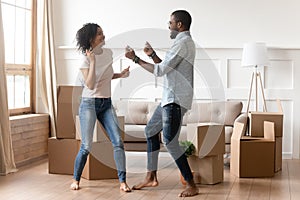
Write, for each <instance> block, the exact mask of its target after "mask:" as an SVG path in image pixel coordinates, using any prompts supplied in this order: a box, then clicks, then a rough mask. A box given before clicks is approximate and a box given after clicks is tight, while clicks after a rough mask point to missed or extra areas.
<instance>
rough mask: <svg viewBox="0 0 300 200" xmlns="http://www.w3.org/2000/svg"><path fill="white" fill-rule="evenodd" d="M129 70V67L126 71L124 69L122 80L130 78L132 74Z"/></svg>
mask: <svg viewBox="0 0 300 200" xmlns="http://www.w3.org/2000/svg"><path fill="white" fill-rule="evenodd" d="M129 68H130V66H128V67H127V68H126V69H124V70H123V71H122V72H121V78H127V77H128V76H129V74H130V71H129Z"/></svg>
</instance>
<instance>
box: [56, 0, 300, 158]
mask: <svg viewBox="0 0 300 200" xmlns="http://www.w3.org/2000/svg"><path fill="white" fill-rule="evenodd" d="M52 2H53V18H54V33H55V45H56V64H57V71H58V75H57V77H58V80H57V83H58V84H69V85H73V84H74V83H75V79H76V75H77V72H78V71H77V69H78V68H77V66H78V62H79V61H78V52H76V50H75V48H74V47H75V34H76V31H77V30H78V29H79V28H81V27H82V25H83V24H84V23H87V22H95V23H98V24H99V25H101V26H102V28H103V29H104V33H105V35H106V40H107V41H108V45H111V46H112V47H113V48H114V51H115V52H117V54H118V55H117V58H116V60H115V62H114V69H115V70H116V71H118V70H120V69H121V68H124V67H126V66H127V65H129V64H130V65H131V66H132V70H133V73H132V76H133V77H134V78H135V79H136V78H137V77H138V76H134V73H140V72H138V71H136V70H137V69H138V68H137V66H135V65H133V64H132V62H130V61H128V60H127V59H123V58H122V55H123V48H124V47H125V45H126V44H127V43H129V44H130V45H132V46H133V47H135V48H142V47H143V43H144V41H145V40H150V41H151V42H153V43H154V44H155V47H159V48H160V50H161V51H160V52H159V53H160V55H163V54H164V50H165V49H164V48H167V47H169V45H170V43H171V41H170V40H169V39H168V30H167V28H168V27H167V22H168V21H169V15H170V13H171V12H172V11H174V10H175V9H178V8H184V9H187V10H188V11H190V13H191V15H192V17H193V23H192V28H191V32H192V36H193V37H194V40H195V41H196V43H197V44H198V45H199V46H198V54H197V59H196V66H195V67H196V68H197V67H199V68H200V67H201V66H213V68H212V69H214V70H215V74H216V80H221V82H220V84H221V85H222V87H223V88H224V94H223V95H224V98H225V99H228V100H240V101H243V102H244V103H245V102H246V101H247V97H248V88H249V84H250V82H249V81H250V76H251V71H250V70H249V69H242V68H241V67H240V59H241V52H242V49H241V48H242V45H243V43H245V42H249V41H263V42H266V43H267V45H268V47H270V50H269V56H270V60H271V66H270V67H267V68H264V69H261V72H262V76H263V83H264V89H265V94H266V100H267V105H268V107H269V108H270V111H276V107H275V100H276V99H277V98H279V99H281V100H282V104H283V109H284V115H285V117H284V123H285V126H284V138H283V153H284V154H285V155H286V156H287V157H293V158H299V153H300V151H299V143H300V139H299V132H300V122H299V119H298V118H299V117H298V116H297V110H300V88H299V86H300V39H299V37H300V36H299V35H300V26H299V23H298V20H299V19H300V12H298V11H297V10H296V9H297V8H299V7H300V1H297V0H226V1H225V0H189V1H185V2H184V1H182V0H173V1H167V0H164V1H161V0H152V1H145V0H126V1H120V0H119V1H117V0H110V1H102V0H101V1H100V0H86V1H82V0H64V1H61V0H52ZM187 2H188V3H187ZM117 4H118V6H116V5H117ZM143 5H145V6H143ZM200 47H204V48H205V52H203V51H202V49H201V48H200ZM275 47H276V48H275ZM136 50H137V51H139V50H140V49H136ZM139 53H140V52H139ZM118 56H119V57H118ZM139 78H141V79H142V80H146V81H148V82H151V83H154V84H153V85H151V86H149V85H147V86H141V87H139V88H138V89H137V90H136V91H135V92H136V93H135V94H134V97H136V98H147V99H152V100H157V99H159V98H160V95H161V88H159V87H158V85H159V83H160V82H161V80H159V79H155V78H153V77H152V76H150V75H149V74H146V73H144V74H143V75H142V76H141V77H139ZM135 81H136V80H135ZM205 81H206V80H205V77H201V74H200V75H199V76H196V77H195V82H196V83H197V89H196V93H195V94H196V99H202V100H203V99H209V98H211V96H212V95H211V94H210V93H209V92H210V91H208V92H207V90H206V89H205V83H204V82H205ZM128 83H130V79H128V80H124V81H118V82H115V83H114V87H116V88H118V87H119V88H123V89H121V90H125V89H126V85H130V84H128ZM218 84H219V83H218ZM216 85H217V84H216ZM213 87H214V86H213ZM216 87H217V86H216ZM145 91H146V92H145Z"/></svg>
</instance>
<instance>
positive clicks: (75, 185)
mask: <svg viewBox="0 0 300 200" xmlns="http://www.w3.org/2000/svg"><path fill="white" fill-rule="evenodd" d="M70 189H71V190H79V181H75V180H73V183H72V184H71V186H70Z"/></svg>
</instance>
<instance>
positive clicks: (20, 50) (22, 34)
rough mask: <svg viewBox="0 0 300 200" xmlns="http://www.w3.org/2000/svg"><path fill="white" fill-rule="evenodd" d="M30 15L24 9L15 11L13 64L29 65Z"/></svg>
mask: <svg viewBox="0 0 300 200" xmlns="http://www.w3.org/2000/svg"><path fill="white" fill-rule="evenodd" d="M29 14H30V13H28V11H26V10H24V9H19V8H17V9H16V38H15V64H29V63H30V46H29V45H26V44H30V30H31V26H29V27H27V25H28V24H31V23H30V21H29V23H28V20H30V16H29Z"/></svg>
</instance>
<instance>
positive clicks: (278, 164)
mask: <svg viewBox="0 0 300 200" xmlns="http://www.w3.org/2000/svg"><path fill="white" fill-rule="evenodd" d="M281 169H282V137H276V138H275V172H278V171H280V170H281Z"/></svg>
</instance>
